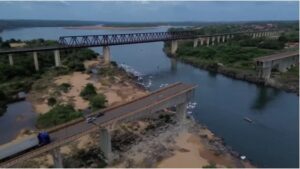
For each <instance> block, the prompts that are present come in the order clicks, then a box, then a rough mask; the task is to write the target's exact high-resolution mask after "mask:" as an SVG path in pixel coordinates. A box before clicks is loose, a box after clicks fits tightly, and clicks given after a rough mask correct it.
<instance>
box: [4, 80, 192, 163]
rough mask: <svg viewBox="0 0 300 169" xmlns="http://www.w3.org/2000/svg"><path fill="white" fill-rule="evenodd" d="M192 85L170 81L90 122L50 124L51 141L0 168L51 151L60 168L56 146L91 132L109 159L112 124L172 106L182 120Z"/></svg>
mask: <svg viewBox="0 0 300 169" xmlns="http://www.w3.org/2000/svg"><path fill="white" fill-rule="evenodd" d="M195 88H196V86H195V85H190V84H183V83H174V84H172V85H169V86H167V87H165V88H161V89H159V90H157V91H154V92H152V93H150V94H147V95H145V96H143V97H141V98H138V99H135V100H132V101H130V102H127V103H124V104H121V105H117V106H114V107H110V108H107V109H104V110H101V111H99V112H95V113H93V115H97V114H98V113H104V115H102V116H100V117H98V118H96V120H95V121H94V123H93V124H91V123H87V122H86V120H85V119H84V118H80V119H77V120H74V121H71V122H69V123H65V124H63V125H60V126H57V127H54V128H52V129H50V130H49V131H48V132H49V134H50V138H51V140H52V142H51V143H49V144H47V145H44V146H42V147H37V148H35V149H32V150H28V151H26V152H24V153H21V154H18V155H16V156H14V157H12V158H10V159H8V160H6V161H4V162H2V163H0V167H1V168H7V167H13V166H14V165H16V164H17V163H19V162H22V161H25V160H28V159H31V158H33V157H36V156H38V155H40V154H42V153H46V152H51V154H52V156H53V160H54V167H56V168H62V167H63V162H62V157H61V154H60V151H59V149H60V147H61V146H63V145H66V144H68V143H70V142H72V141H74V140H76V139H78V138H80V137H81V136H84V135H87V134H89V133H91V132H95V131H98V132H100V148H101V150H102V151H103V154H104V156H105V157H106V159H107V160H108V161H110V159H111V157H112V151H111V138H110V131H111V130H114V128H115V126H116V125H118V124H120V123H123V122H129V121H134V120H137V119H140V118H145V117H152V116H153V114H155V113H157V112H159V111H160V110H164V109H165V108H169V107H174V106H175V107H176V115H177V117H178V118H179V119H184V118H185V116H186V105H187V102H188V101H189V100H190V99H191V98H192V97H193V93H194V90H195ZM16 146H17V145H16ZM0 150H1V146H0Z"/></svg>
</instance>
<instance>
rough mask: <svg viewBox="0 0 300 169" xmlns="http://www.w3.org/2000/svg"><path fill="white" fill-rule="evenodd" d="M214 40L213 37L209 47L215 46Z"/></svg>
mask: <svg viewBox="0 0 300 169" xmlns="http://www.w3.org/2000/svg"><path fill="white" fill-rule="evenodd" d="M215 40H216V39H215V37H214V36H213V37H212V39H211V45H212V46H214V45H215Z"/></svg>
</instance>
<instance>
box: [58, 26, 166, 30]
mask: <svg viewBox="0 0 300 169" xmlns="http://www.w3.org/2000/svg"><path fill="white" fill-rule="evenodd" d="M157 27H161V26H103V25H94V26H68V27H63V28H65V29H79V30H138V29H154V28H157Z"/></svg>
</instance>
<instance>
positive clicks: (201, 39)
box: [200, 38, 204, 46]
mask: <svg viewBox="0 0 300 169" xmlns="http://www.w3.org/2000/svg"><path fill="white" fill-rule="evenodd" d="M203 44H204V39H203V38H200V46H202V45H203Z"/></svg>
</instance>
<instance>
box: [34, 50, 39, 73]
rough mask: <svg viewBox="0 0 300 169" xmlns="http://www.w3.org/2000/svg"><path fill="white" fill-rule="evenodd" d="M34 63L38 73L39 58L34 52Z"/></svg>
mask: <svg viewBox="0 0 300 169" xmlns="http://www.w3.org/2000/svg"><path fill="white" fill-rule="evenodd" d="M33 61H34V67H35V70H36V71H39V70H40V68H39V61H38V57H37V52H33Z"/></svg>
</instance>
